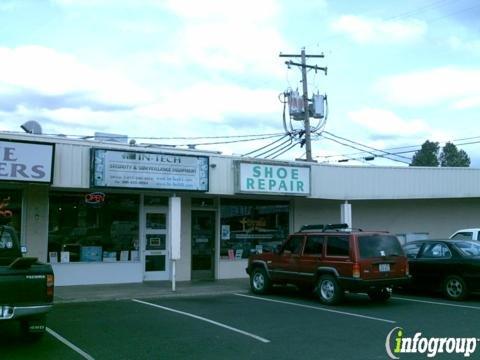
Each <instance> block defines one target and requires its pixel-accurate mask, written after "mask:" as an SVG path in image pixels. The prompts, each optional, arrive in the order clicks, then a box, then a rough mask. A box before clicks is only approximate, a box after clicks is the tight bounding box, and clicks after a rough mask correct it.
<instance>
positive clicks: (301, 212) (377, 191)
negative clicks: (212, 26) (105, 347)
mask: <svg viewBox="0 0 480 360" xmlns="http://www.w3.org/2000/svg"><path fill="white" fill-rule="evenodd" d="M0 146H1V149H0V155H1V156H2V160H1V161H0V215H1V214H2V211H3V212H5V211H7V212H10V213H7V215H11V217H10V218H11V220H10V223H11V225H12V226H14V227H15V228H16V229H17V230H18V232H19V233H20V237H21V240H22V243H23V244H24V245H26V246H27V248H28V255H29V256H37V257H38V258H39V259H40V260H42V261H48V262H50V263H51V264H52V267H53V268H54V272H55V276H56V284H57V286H63V285H81V284H107V283H129V282H130V283H131V282H143V281H152V280H172V279H173V278H175V280H177V281H184V280H196V279H225V278H237V277H246V276H247V275H246V273H245V267H246V262H247V258H248V256H249V255H250V254H251V253H253V252H261V251H271V250H273V249H275V247H276V246H277V245H278V244H280V243H281V241H283V240H284V239H285V238H286V236H287V235H288V234H289V233H290V232H292V231H295V230H298V229H299V228H300V227H301V226H302V225H304V224H313V223H338V222H340V221H343V222H348V223H349V224H350V225H352V226H353V227H360V228H365V229H375V230H387V231H390V232H392V233H394V234H396V235H397V236H399V238H400V239H401V240H402V241H408V240H411V239H415V238H425V237H430V238H439V237H447V236H448V235H450V234H451V233H452V232H454V231H455V230H457V229H459V228H466V227H478V226H479V225H480V224H478V223H477V215H476V214H478V213H479V211H480V201H479V200H480V169H469V168H414V167H408V168H407V167H404V168H400V167H391V168H389V167H345V166H327V165H320V164H307V163H305V162H282V161H263V160H259V159H248V158H240V157H232V156H223V155H221V154H219V153H216V152H202V151H195V150H175V149H172V148H162V147H155V146H142V145H140V146H139V145H128V144H120V143H114V142H98V141H87V140H71V139H66V138H61V137H52V136H42V135H32V134H17V133H15V134H13V133H0Z"/></svg>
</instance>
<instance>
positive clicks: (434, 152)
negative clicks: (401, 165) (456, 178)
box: [410, 140, 470, 167]
mask: <svg viewBox="0 0 480 360" xmlns="http://www.w3.org/2000/svg"><path fill="white" fill-rule="evenodd" d="M439 151H440V146H439V144H438V142H434V141H429V140H427V141H425V142H424V143H423V144H422V148H421V149H420V150H418V151H417V152H415V154H414V155H413V157H412V162H411V163H410V166H439V165H440V166H451V167H469V166H470V158H469V156H468V155H467V153H466V152H465V151H464V150H458V149H457V147H456V146H455V144H452V143H450V142H447V143H446V144H445V146H444V147H443V149H442V151H441V153H440V155H439Z"/></svg>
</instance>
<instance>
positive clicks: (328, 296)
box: [316, 275, 344, 305]
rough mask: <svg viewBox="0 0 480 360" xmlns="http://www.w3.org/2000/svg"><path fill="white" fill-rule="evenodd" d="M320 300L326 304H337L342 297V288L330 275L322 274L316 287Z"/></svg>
mask: <svg viewBox="0 0 480 360" xmlns="http://www.w3.org/2000/svg"><path fill="white" fill-rule="evenodd" d="M316 291H317V294H318V297H319V298H320V301H321V302H322V303H324V304H326V305H335V304H338V303H339V302H340V301H341V300H342V299H343V295H344V294H343V289H342V288H341V287H340V285H338V282H337V279H335V277H333V276H332V275H322V276H320V278H319V279H318V283H317V288H316Z"/></svg>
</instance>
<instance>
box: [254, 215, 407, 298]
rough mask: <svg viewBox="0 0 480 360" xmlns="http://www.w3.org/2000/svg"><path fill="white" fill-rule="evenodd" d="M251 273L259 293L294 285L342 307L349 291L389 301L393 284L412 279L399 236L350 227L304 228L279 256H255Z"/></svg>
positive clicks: (289, 239) (271, 253) (281, 246)
mask: <svg viewBox="0 0 480 360" xmlns="http://www.w3.org/2000/svg"><path fill="white" fill-rule="evenodd" d="M246 270H247V273H248V274H249V275H250V286H251V289H252V291H253V292H254V293H257V294H263V293H266V292H267V291H268V290H269V289H270V288H271V286H272V285H273V284H294V285H296V286H297V287H299V288H300V289H308V290H312V291H315V292H316V293H317V294H318V296H319V298H320V301H321V302H323V303H324V304H329V305H332V304H337V303H339V302H340V301H341V300H342V298H343V295H344V292H345V291H349V292H366V293H367V294H368V295H369V297H370V298H371V299H372V300H380V301H386V300H388V299H389V298H390V294H391V289H392V287H393V286H397V285H402V284H405V283H406V282H408V281H409V279H410V276H409V273H408V262H407V258H406V256H405V254H404V253H403V250H402V247H401V245H400V243H399V241H398V239H397V237H396V236H394V235H391V234H389V233H387V232H379V231H362V230H361V229H355V230H352V229H348V225H347V224H329V225H305V226H303V227H302V229H301V230H300V231H299V232H297V233H294V234H292V235H290V236H289V237H288V238H287V240H286V241H285V242H284V243H283V244H282V245H280V246H279V248H278V249H277V250H276V251H275V252H270V253H267V252H265V253H263V254H255V255H251V256H250V258H249V260H248V267H247V269H246Z"/></svg>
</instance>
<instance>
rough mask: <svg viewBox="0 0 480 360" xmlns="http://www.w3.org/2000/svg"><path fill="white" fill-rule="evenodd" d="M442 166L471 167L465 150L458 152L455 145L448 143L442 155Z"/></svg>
mask: <svg viewBox="0 0 480 360" xmlns="http://www.w3.org/2000/svg"><path fill="white" fill-rule="evenodd" d="M440 166H453V167H469V166H470V158H469V157H468V155H467V153H466V152H465V151H464V150H458V149H457V147H456V146H455V144H452V143H451V142H447V143H446V144H445V146H444V147H443V149H442V153H441V154H440Z"/></svg>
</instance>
